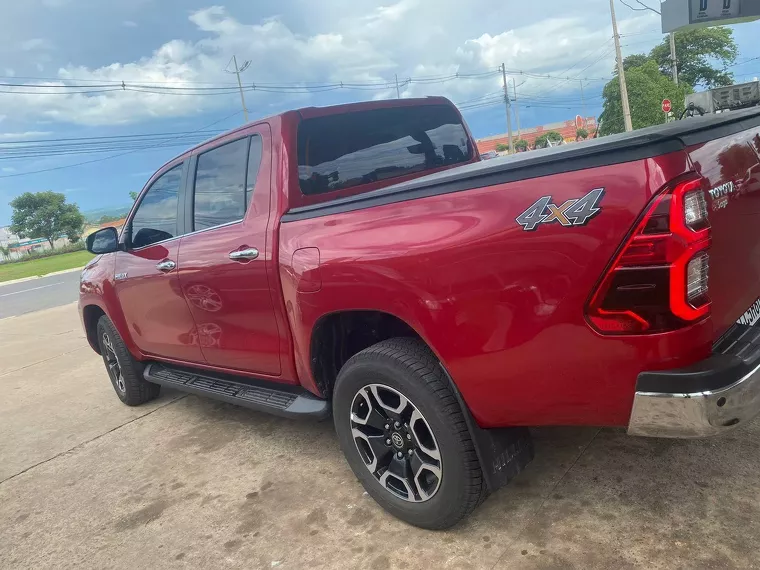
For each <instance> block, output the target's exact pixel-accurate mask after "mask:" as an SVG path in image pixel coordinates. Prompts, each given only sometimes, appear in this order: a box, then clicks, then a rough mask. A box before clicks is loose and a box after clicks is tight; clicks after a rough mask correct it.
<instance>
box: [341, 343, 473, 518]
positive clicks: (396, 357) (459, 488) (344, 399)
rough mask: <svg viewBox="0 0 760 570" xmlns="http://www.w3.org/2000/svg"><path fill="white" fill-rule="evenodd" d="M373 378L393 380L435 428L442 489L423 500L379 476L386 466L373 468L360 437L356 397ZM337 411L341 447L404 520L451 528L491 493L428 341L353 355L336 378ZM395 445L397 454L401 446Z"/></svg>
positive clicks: (384, 502) (393, 385)
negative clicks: (356, 430)
mask: <svg viewBox="0 0 760 570" xmlns="http://www.w3.org/2000/svg"><path fill="white" fill-rule="evenodd" d="M373 384H374V385H385V386H388V387H390V388H392V389H393V390H396V391H398V392H399V393H400V394H401V395H403V396H404V397H405V398H407V399H408V400H409V402H410V403H411V404H412V406H413V407H415V408H417V410H418V411H419V412H420V413H421V414H422V416H423V417H424V420H425V422H426V424H427V425H429V428H430V431H431V432H432V435H433V437H434V441H433V443H434V444H435V445H436V446H437V448H438V450H439V452H440V464H439V465H440V468H441V469H440V471H441V477H440V480H439V481H438V486H437V487H436V490H435V491H434V492H433V493H432V494H431V496H430V497H429V498H427V499H425V500H424V501H422V502H410V501H409V500H406V499H404V498H401V497H399V496H397V495H396V494H394V493H392V492H391V491H389V490H388V489H387V488H386V487H385V486H383V485H381V483H380V481H379V479H378V476H380V472H381V471H382V469H381V470H378V471H377V472H376V473H374V474H373V472H371V471H370V469H368V467H367V463H365V459H363V457H362V455H360V453H359V450H358V447H357V443H355V442H354V435H353V432H352V427H357V426H356V425H355V422H354V420H353V419H352V416H351V413H352V406H354V405H355V401H354V398H355V396H357V393H358V392H359V391H360V390H362V388H365V387H368V386H370V385H373ZM365 389H367V390H370V391H371V388H365ZM357 401H358V400H357ZM374 402H375V403H377V402H378V400H374ZM359 405H361V404H359ZM373 405H374V404H373ZM384 413H385V410H384ZM333 416H334V421H335V430H336V431H337V433H338V438H339V441H340V445H341V448H342V449H343V453H344V454H345V456H346V459H347V461H348V464H349V465H350V467H351V469H352V470H353V472H354V474H355V475H356V477H357V478H358V479H359V481H360V482H361V483H362V485H363V486H364V488H365V489H366V491H367V493H369V494H370V495H371V496H372V498H374V499H375V501H377V502H378V503H379V504H380V505H381V506H382V507H383V508H384V509H385V510H387V511H388V512H389V513H391V514H392V515H394V516H396V517H398V518H400V519H401V520H403V521H406V522H407V523H409V524H412V525H414V526H418V527H422V528H426V529H444V528H449V527H451V526H453V525H455V524H457V523H458V522H459V521H460V520H462V519H463V518H464V517H466V516H467V515H469V514H470V513H471V512H472V511H473V509H475V507H477V506H478V505H479V504H480V503H482V502H483V500H484V499H485V498H486V496H487V494H488V491H487V488H486V484H485V480H484V478H483V474H482V472H481V469H480V462H479V461H478V458H477V455H476V452H475V447H474V445H473V442H472V440H471V438H470V433H469V430H468V428H467V424H466V422H465V418H464V416H463V414H462V409H461V407H460V406H459V403H458V401H457V398H456V396H455V395H454V393H453V392H452V389H451V387H450V385H449V380H448V378H447V376H446V374H445V373H444V371H443V370H442V368H441V366H440V364H439V362H438V360H437V359H436V357H435V355H434V354H433V353H432V352H431V351H430V350H429V349H428V348H427V347H426V346H425V345H424V343H422V342H420V341H418V340H416V339H412V338H393V339H389V340H385V341H382V342H379V343H377V344H375V345H373V346H371V347H369V348H367V349H365V350H363V351H361V352H359V353H358V354H356V355H354V356H353V357H352V358H351V359H349V360H348V362H346V364H345V365H344V366H343V368H342V369H341V370H340V373H339V374H338V379H337V381H336V383H335V390H334V393H333ZM354 417H356V416H354ZM381 423H382V422H381ZM391 429H394V428H393V427H391ZM403 433H405V432H402V434H403ZM381 437H385V436H381ZM400 439H403V438H400ZM415 439H416V434H415ZM387 441H389V440H388V439H386V440H384V442H385V443H386V445H387ZM390 449H391V456H393V455H395V453H396V452H397V451H398V450H397V449H394V448H392V447H391V448H390ZM409 453H410V454H412V453H414V452H413V451H409ZM366 456H367V454H366V452H365V457H366ZM386 457H387V456H386ZM391 461H395V459H393V458H392V459H391ZM379 463H380V462H377V464H379ZM413 471H414V468H412V469H411V470H410V471H409V472H413ZM407 496H410V495H407Z"/></svg>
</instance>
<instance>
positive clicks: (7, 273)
mask: <svg viewBox="0 0 760 570" xmlns="http://www.w3.org/2000/svg"><path fill="white" fill-rule="evenodd" d="M93 257H95V256H94V255H93V254H91V253H90V252H89V251H75V252H73V253H62V254H61V255H53V256H50V257H43V258H42V259H30V260H29V261H20V262H17V263H0V282H3V281H11V280H13V279H22V278H23V277H34V276H35V275H45V274H47V273H53V272H55V271H63V270H64V269H73V268H74V267H82V266H83V265H86V264H87V262H88V261H90V260H91V259H92V258H93Z"/></svg>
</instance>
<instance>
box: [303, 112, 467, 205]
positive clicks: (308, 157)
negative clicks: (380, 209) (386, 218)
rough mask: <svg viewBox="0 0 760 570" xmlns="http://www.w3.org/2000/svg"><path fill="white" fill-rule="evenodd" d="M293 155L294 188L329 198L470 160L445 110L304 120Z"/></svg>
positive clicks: (460, 130) (458, 126)
mask: <svg viewBox="0 0 760 570" xmlns="http://www.w3.org/2000/svg"><path fill="white" fill-rule="evenodd" d="M297 152H298V179H299V186H300V190H301V193H302V194H303V195H304V196H318V195H323V194H324V195H328V194H330V193H332V192H338V191H340V190H346V189H350V188H357V187H359V186H362V185H368V186H367V191H369V190H373V189H375V188H377V187H378V184H377V183H378V182H383V181H389V183H393V182H394V181H400V180H395V179H402V177H405V176H408V175H411V174H418V173H421V172H425V171H429V170H434V169H438V168H440V167H444V166H451V165H455V164H461V163H465V162H468V161H470V160H471V159H472V157H473V148H472V143H471V142H470V138H469V136H468V135H467V131H466V129H465V127H464V125H463V124H462V119H461V117H460V115H459V113H458V112H457V111H456V110H455V109H454V108H453V107H451V106H448V105H419V106H409V107H391V108H384V109H371V110H366V111H355V112H351V113H343V114H336V115H327V116H324V117H314V118H309V119H304V120H303V121H302V122H301V123H300V125H299V127H298V150H297ZM357 190H359V192H361V190H360V189H358V188H357ZM359 192H352V193H351V194H355V193H359ZM340 194H341V195H345V194H344V193H340ZM325 198H327V199H329V198H328V196H325ZM320 201H321V200H320Z"/></svg>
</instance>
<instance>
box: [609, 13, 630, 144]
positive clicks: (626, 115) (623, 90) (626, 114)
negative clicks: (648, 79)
mask: <svg viewBox="0 0 760 570" xmlns="http://www.w3.org/2000/svg"><path fill="white" fill-rule="evenodd" d="M610 14H611V15H612V35H613V37H614V38H615V56H616V57H617V68H618V79H619V80H620V99H621V100H622V103H623V123H625V130H626V131H632V130H633V125H632V124H631V108H630V107H629V106H628V88H627V87H626V85H625V69H623V55H622V54H621V53H620V34H618V27H617V20H616V19H615V0H610Z"/></svg>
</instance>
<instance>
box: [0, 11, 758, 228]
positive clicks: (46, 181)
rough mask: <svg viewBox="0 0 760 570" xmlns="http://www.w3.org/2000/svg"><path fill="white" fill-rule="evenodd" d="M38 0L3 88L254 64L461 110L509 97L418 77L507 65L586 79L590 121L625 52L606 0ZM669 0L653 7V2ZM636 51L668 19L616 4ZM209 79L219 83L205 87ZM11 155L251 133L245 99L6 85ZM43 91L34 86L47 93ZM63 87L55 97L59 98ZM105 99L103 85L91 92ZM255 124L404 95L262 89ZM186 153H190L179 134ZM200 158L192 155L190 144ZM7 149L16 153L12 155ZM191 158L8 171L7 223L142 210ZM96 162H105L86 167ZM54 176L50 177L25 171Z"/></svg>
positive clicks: (482, 81)
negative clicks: (158, 176)
mask: <svg viewBox="0 0 760 570" xmlns="http://www.w3.org/2000/svg"><path fill="white" fill-rule="evenodd" d="M213 1H214V0H205V1H203V0H130V1H129V2H102V0H26V1H25V2H13V3H11V2H8V3H5V5H4V6H3V12H4V13H3V18H2V19H1V20H0V76H2V78H1V79H0V82H2V83H14V84H30V83H32V84H39V83H45V84H48V85H60V84H61V83H63V82H66V81H68V82H69V84H91V85H96V84H101V83H111V82H121V81H124V82H125V83H128V84H151V85H167V86H188V85H190V86H201V85H205V86H212V85H213V86H220V85H228V84H229V83H230V82H231V81H234V76H233V75H230V74H228V73H226V72H225V71H224V68H225V67H226V66H227V64H228V62H229V60H230V57H231V56H232V55H233V54H236V55H237V57H238V60H239V61H240V62H242V61H245V60H250V61H251V66H250V67H249V68H248V69H247V70H246V71H245V72H244V74H243V76H242V77H243V80H244V82H245V83H246V85H248V86H250V85H251V84H255V83H260V84H262V83H269V84H285V85H290V84H294V83H298V82H308V83H311V84H316V83H320V82H323V83H339V82H344V83H352V82H353V83H380V82H383V81H389V80H392V79H393V78H394V76H395V75H397V76H398V78H399V80H400V81H401V91H402V96H404V97H412V96H424V95H445V96H447V97H449V98H450V99H451V100H453V101H454V102H457V103H460V102H467V101H473V100H476V99H478V98H480V97H485V99H484V100H489V99H488V96H489V94H496V93H498V91H499V89H500V86H501V78H500V77H499V76H498V75H495V74H494V75H490V76H489V75H484V76H480V77H477V78H469V79H457V80H451V81H447V82H443V83H440V82H439V83H424V82H416V83H415V82H412V83H411V84H406V83H405V81H404V80H405V79H406V78H410V77H411V78H426V77H442V76H448V75H451V74H455V73H460V74H469V73H486V72H489V71H493V70H495V69H496V68H497V67H498V65H500V64H501V63H502V62H504V63H506V67H507V69H510V70H523V71H526V72H530V73H533V74H536V73H539V74H554V75H561V76H567V75H569V76H578V77H581V78H587V81H585V82H584V83H583V86H584V95H585V98H586V110H587V114H588V115H597V114H598V113H599V112H600V111H601V96H600V95H601V89H602V87H603V85H604V82H605V81H604V80H605V79H606V78H610V77H611V72H612V67H613V65H614V50H613V44H612V41H611V34H612V31H611V26H610V20H609V5H608V2H607V0H588V1H585V2H567V1H565V0H542V1H537V2H527V3H526V2H522V1H521V2H517V1H514V0H505V1H502V2H493V0H471V1H470V2H461V0H436V1H433V0H399V1H395V0H379V1H378V0H354V1H352V2H351V3H345V2H339V1H337V0H322V2H319V3H315V2H313V0H308V1H307V0H278V1H277V2H274V1H270V0H256V1H255V2H254V1H251V0H245V1H243V0H226V1H225V0H216V1H217V2H222V4H217V5H215V4H214V3H213ZM654 4H655V0H652V5H654ZM617 11H618V18H619V25H620V31H621V34H623V39H622V43H623V46H624V47H623V51H624V53H636V52H645V51H648V50H649V49H650V48H651V47H652V46H653V45H654V44H655V43H657V42H659V41H660V40H661V38H662V36H661V34H659V33H658V30H659V18H658V17H657V16H656V15H655V14H652V13H648V12H632V11H630V10H629V9H628V8H626V7H625V6H623V5H621V4H618V6H617ZM758 31H760V22H753V23H748V24H743V25H739V26H736V27H735V36H736V39H737V42H738V44H739V49H740V55H739V61H740V62H741V61H744V60H746V59H749V58H751V57H756V56H758V55H760V47H758V44H757V42H756V41H753V39H754V38H753V35H754V36H756V35H757V33H758ZM734 70H735V73H736V76H737V79H739V80H743V79H748V80H749V79H752V78H753V77H755V76H757V75H760V60H758V61H754V62H748V63H747V64H746V65H740V66H737V67H735V68H734ZM510 77H514V79H515V81H516V83H517V85H518V97H519V98H520V122H521V125H522V126H523V127H527V126H533V125H538V124H545V123H550V122H554V121H561V120H566V119H571V118H573V117H574V116H575V115H576V114H580V113H581V112H582V107H581V103H580V83H579V81H577V80H576V81H564V82H563V81H557V80H556V79H539V78H536V77H528V76H526V75H520V74H517V73H514V74H510ZM200 82H205V83H200ZM0 89H1V90H3V91H10V93H9V92H0V143H3V142H6V143H7V142H8V141H18V140H37V139H54V138H71V137H98V136H114V135H131V134H142V133H174V132H186V131H193V130H197V129H199V128H202V127H205V126H208V125H211V126H210V127H209V129H210V130H225V129H228V128H232V127H235V126H237V125H239V124H241V123H242V120H243V119H242V113H240V112H239V111H240V99H239V95H238V94H236V93H225V94H221V95H214V96H212V95H203V96H195V95H187V96H181V95H166V94H157V93H144V92H143V93H138V92H128V91H115V92H108V93H84V94H81V93H72V91H74V90H73V89H71V90H69V91H67V92H66V94H65V95H60V94H48V93H50V92H49V91H48V92H44V91H42V90H40V89H39V88H33V89H30V90H31V91H33V93H27V92H22V91H24V90H25V88H23V87H14V88H8V87H0ZM35 89H36V90H35ZM51 90H53V91H55V88H51ZM92 90H94V89H92ZM246 95H247V103H248V108H249V111H250V114H251V117H252V118H254V117H261V116H266V115H271V114H273V113H276V112H279V111H282V110H285V109H288V108H296V107H301V106H308V105H329V104H333V103H339V102H347V101H357V100H362V99H372V98H388V97H395V96H396V92H395V88H394V89H385V88H382V89H373V90H363V89H362V90H346V89H343V90H335V91H330V92H323V93H296V94H294V93H287V94H283V93H272V92H262V91H256V92H249V93H247V94H246ZM465 118H466V119H467V121H468V123H469V125H470V127H471V129H472V130H473V132H474V133H475V136H476V137H483V136H487V135H492V134H497V133H502V132H504V131H505V130H506V129H505V115H504V109H503V107H502V106H499V105H493V106H485V107H478V108H475V109H471V110H468V111H466V112H465ZM177 142H183V139H182V138H180V139H178V140H177ZM188 146H189V145H188ZM6 148H7V147H6ZM182 150H183V148H182V146H175V147H172V148H160V147H159V148H154V149H150V150H148V151H140V152H131V153H128V154H124V155H123V156H118V157H116V158H112V159H109V160H100V159H102V158H104V157H108V156H111V155H113V154H119V151H118V150H115V151H114V152H110V153H104V154H77V155H71V156H54V157H53V156H47V157H46V156H40V157H35V158H31V159H30V158H26V159H14V160H8V159H7V158H6V159H2V153H3V151H2V147H0V159H2V160H0V225H4V224H6V223H8V222H9V221H10V215H11V209H10V207H9V206H8V202H9V201H10V200H11V199H12V198H13V197H14V196H16V195H18V194H20V193H22V192H26V191H42V190H53V191H56V192H64V193H66V195H67V197H68V199H69V200H70V201H72V202H76V203H77V204H79V206H80V208H81V209H82V210H85V211H87V210H92V209H96V208H103V207H109V206H119V205H123V204H128V203H129V202H130V200H129V196H128V194H129V192H130V191H132V190H139V189H140V188H141V187H142V185H143V184H144V182H145V181H146V180H147V178H148V177H149V176H150V174H151V173H152V172H153V171H154V170H155V169H156V168H157V167H159V166H160V165H161V164H163V163H164V162H165V161H166V160H168V159H169V158H171V157H172V156H174V155H176V154H178V153H179V152H181V151H182ZM95 159H98V161H97V162H91V163H89V164H82V165H78V166H73V165H76V164H77V163H81V162H85V161H91V160H95ZM40 170H45V171H46V172H39V173H36V174H27V173H30V172H36V171H40Z"/></svg>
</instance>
